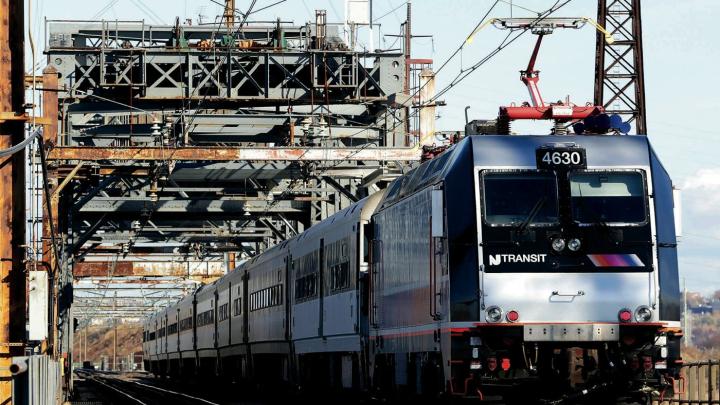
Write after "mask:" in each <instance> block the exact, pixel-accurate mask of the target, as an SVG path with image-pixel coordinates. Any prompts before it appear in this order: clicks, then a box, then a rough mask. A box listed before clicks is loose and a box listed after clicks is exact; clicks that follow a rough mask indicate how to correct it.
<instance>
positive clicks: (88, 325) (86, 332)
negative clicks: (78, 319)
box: [83, 323, 90, 363]
mask: <svg viewBox="0 0 720 405" xmlns="http://www.w3.org/2000/svg"><path fill="white" fill-rule="evenodd" d="M89 327H90V324H89V323H88V324H87V325H86V326H85V333H84V334H83V363H84V362H86V361H88V359H87V334H88V328H89Z"/></svg>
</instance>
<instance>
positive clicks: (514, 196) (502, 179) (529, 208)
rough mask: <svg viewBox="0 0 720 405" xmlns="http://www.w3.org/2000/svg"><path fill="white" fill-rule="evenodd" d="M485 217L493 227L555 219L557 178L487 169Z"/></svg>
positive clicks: (483, 179) (485, 175)
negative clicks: (489, 170)
mask: <svg viewBox="0 0 720 405" xmlns="http://www.w3.org/2000/svg"><path fill="white" fill-rule="evenodd" d="M481 181H482V183H483V184H482V186H483V187H482V189H483V204H484V214H485V215H484V220H485V222H486V223H488V224H490V225H495V226H498V225H500V226H518V225H521V224H523V223H526V224H527V225H528V226H533V225H552V224H556V223H557V222H558V191H557V180H556V179H555V176H554V175H553V174H549V173H541V172H529V171H528V172H489V173H488V172H486V173H484V174H483V176H482V180H481Z"/></svg>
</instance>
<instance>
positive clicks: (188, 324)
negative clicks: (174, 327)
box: [180, 317, 193, 332]
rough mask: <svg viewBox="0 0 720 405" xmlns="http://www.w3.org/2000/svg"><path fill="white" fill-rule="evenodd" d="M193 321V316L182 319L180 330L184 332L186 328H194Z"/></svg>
mask: <svg viewBox="0 0 720 405" xmlns="http://www.w3.org/2000/svg"><path fill="white" fill-rule="evenodd" d="M192 321H193V319H192V317H188V318H185V319H183V320H181V321H180V331H181V332H182V331H185V330H189V329H192V325H193V324H192Z"/></svg>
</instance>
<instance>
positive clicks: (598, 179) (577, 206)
mask: <svg viewBox="0 0 720 405" xmlns="http://www.w3.org/2000/svg"><path fill="white" fill-rule="evenodd" d="M570 197H571V199H570V203H571V208H572V215H573V220H574V221H575V222H577V223H580V224H615V225H619V224H641V223H644V222H645V221H646V219H647V214H646V203H645V184H644V181H643V175H642V174H641V173H640V172H575V173H572V174H571V175H570Z"/></svg>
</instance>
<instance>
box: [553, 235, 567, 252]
mask: <svg viewBox="0 0 720 405" xmlns="http://www.w3.org/2000/svg"><path fill="white" fill-rule="evenodd" d="M552 248H553V250H554V251H556V252H562V250H563V249H565V239H562V238H555V239H553V241H552Z"/></svg>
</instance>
